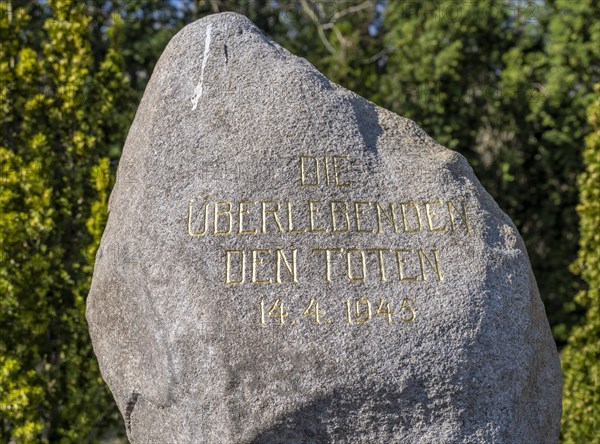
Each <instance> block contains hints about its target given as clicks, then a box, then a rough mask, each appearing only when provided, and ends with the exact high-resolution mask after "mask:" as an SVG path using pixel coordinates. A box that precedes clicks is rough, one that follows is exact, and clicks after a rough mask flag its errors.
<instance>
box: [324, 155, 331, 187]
mask: <svg viewBox="0 0 600 444" xmlns="http://www.w3.org/2000/svg"><path fill="white" fill-rule="evenodd" d="M325 180H326V182H327V185H331V180H330V179H329V157H327V156H325Z"/></svg>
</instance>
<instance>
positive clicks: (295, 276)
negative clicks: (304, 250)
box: [275, 248, 298, 284]
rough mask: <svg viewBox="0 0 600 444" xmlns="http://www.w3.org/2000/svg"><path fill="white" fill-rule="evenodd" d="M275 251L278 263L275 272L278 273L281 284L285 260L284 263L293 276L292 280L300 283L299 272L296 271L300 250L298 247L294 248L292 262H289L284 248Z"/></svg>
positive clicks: (278, 281)
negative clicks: (282, 267) (282, 266)
mask: <svg viewBox="0 0 600 444" xmlns="http://www.w3.org/2000/svg"><path fill="white" fill-rule="evenodd" d="M275 251H276V252H277V263H276V264H277V265H276V272H275V274H276V275H277V283H278V284H281V263H282V262H283V265H284V266H285V268H286V269H287V271H288V273H289V274H290V275H291V276H292V281H293V282H294V283H295V284H297V283H298V273H297V271H296V258H297V253H298V250H297V249H296V248H294V249H292V263H291V264H290V263H289V262H288V260H287V258H286V257H285V255H284V254H283V250H275Z"/></svg>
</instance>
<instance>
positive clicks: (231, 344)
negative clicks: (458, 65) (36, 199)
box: [87, 13, 561, 444]
mask: <svg viewBox="0 0 600 444" xmlns="http://www.w3.org/2000/svg"><path fill="white" fill-rule="evenodd" d="M317 162H318V165H319V177H318V180H317V170H316V168H317ZM303 181H304V183H303ZM317 182H319V183H318V184H316V185H313V183H317ZM244 202H246V203H244ZM311 202H312V203H311ZM109 206H110V213H109V218H108V224H107V227H106V231H105V233H104V236H103V238H102V243H101V247H100V249H99V251H98V254H97V260H96V267H95V271H94V278H93V283H92V288H91V291H90V295H89V299H88V306H87V319H88V321H89V325H90V334H91V337H92V340H93V344H94V350H95V353H96V355H97V356H98V360H99V363H100V368H101V371H102V375H103V377H104V379H105V380H106V382H107V383H108V385H109V386H110V388H111V390H112V393H113V395H114V397H115V399H116V401H117V404H118V406H119V408H120V410H121V413H122V414H123V417H124V418H125V423H126V426H127V433H128V436H129V439H130V441H131V442H132V443H153V444H155V443H210V444H218V443H326V442H338V443H392V442H394V443H401V442H403V443H492V442H494V443H553V442H556V441H557V437H558V427H559V419H560V414H561V374H560V367H559V360H558V355H557V351H556V347H555V345H554V342H553V340H552V337H551V335H550V330H549V326H548V321H547V319H546V315H545V312H544V307H543V305H542V302H541V300H540V297H539V294H538V290H537V287H536V282H535V279H534V276H533V274H532V271H531V267H530V265H529V260H528V257H527V253H526V250H525V247H524V245H523V242H522V240H521V238H520V236H519V234H518V232H517V230H516V228H515V226H514V225H513V223H512V222H511V221H510V219H509V218H508V217H507V216H506V215H505V214H504V213H503V212H502V211H501V210H500V209H499V207H498V205H497V204H496V203H495V202H494V201H493V199H492V198H491V197H490V196H489V195H488V194H487V193H486V191H485V190H484V189H483V188H482V186H481V185H480V183H479V182H478V180H477V179H476V178H475V176H474V174H473V171H472V170H471V168H470V167H469V166H468V164H467V163H466V161H465V159H464V158H463V157H461V156H460V155H459V154H457V153H455V152H452V151H450V150H448V149H445V148H444V147H442V146H440V145H438V144H437V143H436V142H435V141H433V140H432V139H431V138H430V137H428V136H427V135H426V134H425V133H424V132H423V131H422V130H421V129H419V128H418V126H417V125H416V124H415V123H413V122H412V121H410V120H407V119H404V118H402V117H399V116H397V115H395V114H393V113H391V112H389V111H386V110H384V109H381V108H379V107H377V106H375V105H373V104H372V103H370V102H368V101H367V100H365V99H363V98H361V97H359V96H357V95H355V94H353V93H352V92H350V91H347V90H345V89H343V88H341V87H340V86H337V85H335V84H333V83H331V82H330V81H329V80H327V79H326V78H325V77H324V76H323V75H321V74H320V73H319V72H318V71H317V70H316V69H315V68H314V67H313V66H312V65H311V64H310V63H308V62H307V61H306V60H304V59H302V58H299V57H296V56H294V55H292V54H290V53H289V52H288V51H286V50H285V49H283V48H281V47H280V46H278V45H277V44H276V43H274V42H272V41H271V40H269V39H268V38H266V37H265V36H264V35H262V34H261V33H260V31H259V30H258V29H257V28H256V27H254V25H253V24H252V23H251V22H249V21H248V20H247V19H246V18H245V17H243V16H240V15H236V14H231V13H226V14H220V15H214V16H210V17H208V18H205V19H202V20H199V21H197V22H195V23H193V24H191V25H189V26H187V27H186V28H184V29H183V30H182V31H181V32H180V33H179V34H177V35H176V36H175V37H174V38H173V39H172V41H171V42H170V43H169V45H168V47H167V49H166V50H165V52H164V54H163V55H162V57H161V59H160V61H159V62H158V64H157V66H156V68H155V70H154V73H153V75H152V79H151V80H150V83H149V84H148V87H147V89H146V92H145V94H144V97H143V99H142V102H141V104H140V106H139V109H138V112H137V115H136V118H135V121H134V123H133V125H132V127H131V130H130V132H129V136H128V138H127V143H126V145H125V147H124V150H123V156H122V158H121V162H120V165H119V170H118V175H117V183H116V185H115V188H114V191H113V192H112V195H111V200H110V205H109ZM205 208H207V209H208V210H207V211H208V219H207V220H208V222H207V225H206V226H207V231H206V232H205V233H204V234H203V231H204V220H205V218H204V209H205ZM230 215H231V216H230ZM290 215H291V219H292V221H291V223H290ZM311 217H312V222H311ZM215 220H216V222H217V223H216V225H217V226H216V227H215ZM240 220H241V222H242V223H241V227H240ZM290 225H292V226H290ZM326 249H329V250H328V252H327V251H324V250H326ZM227 251H229V253H227ZM294 251H295V252H294ZM294 255H295V256H294ZM328 255H329V262H327V256H328ZM363 258H364V264H363ZM228 259H229V275H228V274H227V264H228ZM242 259H244V263H245V269H244V282H243V283H236V281H240V280H241V275H242V273H241V272H242V265H241V263H242ZM348 261H349V263H348ZM328 264H329V267H328V266H327V265H328ZM328 268H329V270H328ZM328 272H329V273H328ZM228 281H229V283H228ZM294 281H297V282H294ZM367 301H368V302H367ZM261 302H262V308H261ZM311 302H312V304H311ZM317 303H318V305H319V307H318V312H317V307H316V304H317ZM369 304H370V307H369ZM388 304H389V310H388ZM369 308H370V309H371V313H370V315H369ZM317 314H318V318H319V319H318V321H319V323H317ZM286 315H287V316H286ZM413 318H414V319H413Z"/></svg>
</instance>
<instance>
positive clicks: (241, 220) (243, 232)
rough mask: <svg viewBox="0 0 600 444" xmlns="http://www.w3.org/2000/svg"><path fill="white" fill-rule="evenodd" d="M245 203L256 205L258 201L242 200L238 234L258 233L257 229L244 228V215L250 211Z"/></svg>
mask: <svg viewBox="0 0 600 444" xmlns="http://www.w3.org/2000/svg"><path fill="white" fill-rule="evenodd" d="M245 205H256V202H240V212H239V215H238V225H239V226H238V234H256V233H257V230H256V229H254V230H244V216H245V215H246V214H249V213H250V211H248V210H247V209H246V208H244V206H245Z"/></svg>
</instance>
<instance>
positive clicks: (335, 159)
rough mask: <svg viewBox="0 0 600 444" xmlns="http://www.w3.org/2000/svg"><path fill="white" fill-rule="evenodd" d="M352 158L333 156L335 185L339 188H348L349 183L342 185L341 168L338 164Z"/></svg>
mask: <svg viewBox="0 0 600 444" xmlns="http://www.w3.org/2000/svg"><path fill="white" fill-rule="evenodd" d="M348 159H350V157H348V156H333V175H334V177H335V185H336V186H338V187H348V186H350V184H349V183H342V182H341V179H340V173H341V171H340V166H341V165H339V164H338V160H339V161H340V162H341V161H342V160H348Z"/></svg>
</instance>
